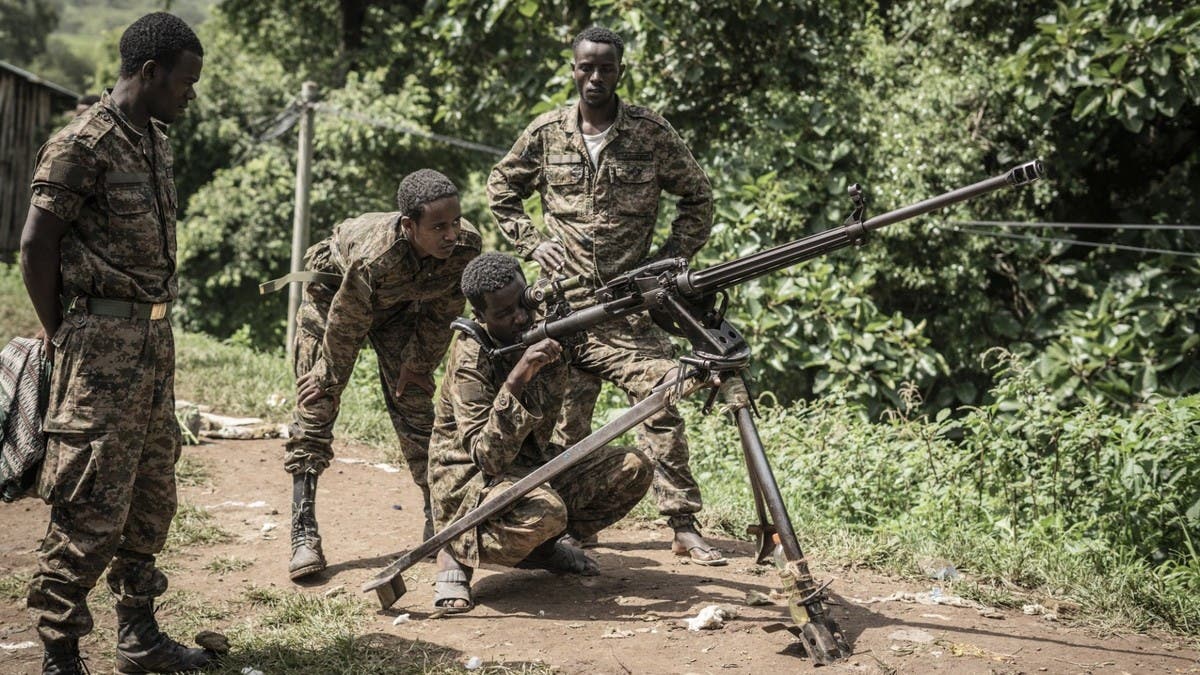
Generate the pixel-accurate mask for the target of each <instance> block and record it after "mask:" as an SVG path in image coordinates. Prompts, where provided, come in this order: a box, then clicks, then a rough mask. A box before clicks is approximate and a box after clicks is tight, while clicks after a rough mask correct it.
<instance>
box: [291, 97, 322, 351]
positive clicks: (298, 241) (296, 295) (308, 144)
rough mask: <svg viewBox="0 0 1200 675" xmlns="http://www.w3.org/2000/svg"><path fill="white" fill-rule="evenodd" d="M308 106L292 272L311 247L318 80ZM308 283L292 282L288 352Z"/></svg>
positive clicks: (301, 268) (302, 125)
mask: <svg viewBox="0 0 1200 675" xmlns="http://www.w3.org/2000/svg"><path fill="white" fill-rule="evenodd" d="M300 100H301V101H302V102H303V104H304V110H303V112H301V113H300V145H299V148H298V150H297V152H296V210H295V215H294V216H293V218H292V267H291V271H292V272H302V271H304V252H305V251H307V250H308V240H309V210H308V199H309V192H310V188H311V187H312V154H313V144H312V141H313V108H312V104H313V103H314V102H316V100H317V83H316V82H305V83H304V85H303V87H302V88H301V90H300ZM303 293H304V284H303V283H301V282H299V281H293V282H292V283H290V284H288V324H287V353H288V360H289V361H290V360H291V357H292V344H293V342H294V341H295V337H296V313H297V312H298V311H299V310H300V297H301V295H303Z"/></svg>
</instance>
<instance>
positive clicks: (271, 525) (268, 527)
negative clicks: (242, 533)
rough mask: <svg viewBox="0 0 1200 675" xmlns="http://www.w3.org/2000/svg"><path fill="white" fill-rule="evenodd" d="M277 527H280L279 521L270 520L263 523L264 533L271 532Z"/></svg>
mask: <svg viewBox="0 0 1200 675" xmlns="http://www.w3.org/2000/svg"><path fill="white" fill-rule="evenodd" d="M277 527H279V524H278V523H272V522H270V521H268V522H265V523H263V526H262V531H263V532H264V533H266V532H270V531H271V530H273V529H275V528H277Z"/></svg>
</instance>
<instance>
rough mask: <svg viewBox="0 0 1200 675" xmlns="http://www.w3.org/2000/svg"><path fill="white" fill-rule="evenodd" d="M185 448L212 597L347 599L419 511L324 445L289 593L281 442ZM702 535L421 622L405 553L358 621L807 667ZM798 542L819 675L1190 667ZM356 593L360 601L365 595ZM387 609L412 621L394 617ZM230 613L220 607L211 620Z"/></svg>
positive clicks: (25, 524) (617, 667) (586, 661)
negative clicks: (703, 545) (972, 602)
mask: <svg viewBox="0 0 1200 675" xmlns="http://www.w3.org/2000/svg"><path fill="white" fill-rule="evenodd" d="M185 452H186V453H188V454H191V455H194V456H196V457H197V458H199V459H200V461H201V462H202V463H203V465H204V466H205V467H206V468H207V470H208V472H209V474H210V475H211V481H210V484H209V485H207V486H205V487H188V488H182V489H181V501H184V502H188V503H190V504H194V505H201V506H204V507H206V508H208V509H209V511H210V512H211V513H212V514H213V515H214V516H215V517H216V519H217V521H218V522H219V523H220V525H221V526H222V527H223V528H224V529H226V530H228V531H229V532H231V533H233V534H234V535H235V538H234V541H232V542H231V543H227V544H220V545H215V546H207V547H198V548H195V549H192V550H190V551H188V552H187V553H185V554H179V555H174V556H170V557H169V559H168V563H169V564H170V568H171V573H170V574H171V584H172V589H173V590H176V589H184V590H187V591H191V592H194V593H198V594H201V595H202V596H203V597H210V598H212V599H214V600H218V599H224V598H229V597H231V596H232V595H234V594H236V593H239V592H240V591H241V590H243V589H245V588H249V587H264V586H267V587H270V586H275V587H278V588H284V589H292V588H300V589H302V590H304V591H305V592H310V593H327V592H329V591H330V590H331V589H333V588H335V587H337V586H343V587H344V588H345V590H346V592H347V593H355V594H356V593H358V587H359V586H360V584H362V582H364V581H365V580H366V579H367V578H368V577H369V576H370V575H371V574H372V573H373V571H374V570H375V569H376V568H378V567H380V566H382V565H384V564H386V563H387V562H389V561H390V560H391V558H392V557H393V554H394V553H395V552H396V551H399V550H404V549H408V548H411V547H413V546H415V545H416V544H418V543H419V536H420V531H421V523H422V518H421V510H420V504H419V499H418V498H417V493H416V490H415V489H413V488H412V487H411V483H410V481H409V479H408V477H407V474H406V473H396V472H389V468H381V467H380V466H378V465H376V464H375V463H376V462H378V461H379V460H378V457H377V453H376V452H374V451H371V450H369V449H367V448H363V447H361V446H353V445H341V446H340V447H338V448H337V452H338V457H339V459H340V460H343V461H338V462H335V464H334V465H333V466H332V467H331V469H330V470H329V471H328V472H327V473H326V474H325V475H324V476H323V477H322V479H321V483H320V489H319V493H318V515H319V519H320V523H321V525H322V534H323V535H324V538H325V551H326V554H327V556H328V557H329V561H330V565H331V566H330V568H329V570H328V571H327V572H326V573H325V574H324V576H323V578H322V579H320V580H319V581H317V582H316V583H314V584H311V585H308V586H304V587H297V586H295V585H293V584H291V583H290V582H289V581H288V580H287V575H286V565H287V556H288V553H289V549H288V534H287V532H288V526H289V525H288V513H289V506H288V500H289V495H290V483H289V481H288V480H287V479H286V477H285V476H284V474H283V472H282V469H281V468H280V460H281V444H280V443H279V442H278V441H243V442H223V443H214V444H205V445H202V446H196V447H188V448H185ZM344 460H360V463H346V462H345V461H344ZM361 460H365V461H361ZM390 471H394V469H391V470H390ZM46 517H47V509H46V508H45V507H44V506H42V505H41V504H40V502H35V501H32V500H25V501H22V502H19V503H17V504H8V505H0V531H3V532H4V534H3V536H2V537H0V575H3V576H7V575H12V574H14V573H17V574H28V573H29V572H30V571H32V569H33V568H34V564H35V554H34V550H35V549H36V547H37V545H38V542H39V539H40V537H41V535H42V534H43V533H44V531H45V523H46ZM272 525H273V526H274V527H273V529H272V527H271V526H272ZM264 526H266V529H267V531H265V532H264ZM716 541H717V543H718V544H719V545H720V546H721V547H722V548H723V549H724V550H725V551H726V552H727V555H728V557H729V558H730V559H731V564H730V565H729V566H727V567H722V568H706V567H701V566H697V565H689V564H685V563H682V562H680V560H679V559H677V558H675V557H674V556H673V555H671V553H670V551H669V549H668V545H667V529H666V528H665V527H662V526H659V525H654V524H642V523H623V524H621V525H619V526H618V527H616V528H613V529H611V530H609V531H606V532H604V533H602V534H601V542H602V546H601V547H600V548H599V549H596V550H595V551H594V554H595V555H596V556H597V558H598V559H599V562H600V565H601V568H602V573H601V575H600V576H598V577H592V578H575V577H560V576H554V575H551V574H547V573H543V572H528V571H512V570H488V569H484V570H480V571H479V573H478V574H477V575H476V581H475V585H474V588H475V595H476V600H477V602H478V606H477V607H476V609H475V610H474V611H472V612H471V613H469V614H465V615H459V616H452V617H443V618H439V619H431V618H430V616H429V615H430V613H431V605H430V602H431V599H432V595H433V588H432V579H433V574H434V569H433V566H432V564H430V563H421V564H419V565H417V566H416V567H414V568H412V569H411V570H410V571H409V573H408V574H406V579H407V583H408V588H409V592H408V594H407V595H405V596H404V597H403V598H401V599H400V600H399V601H398V602H397V603H396V606H395V607H394V608H393V609H392V610H391V611H388V612H379V613H377V614H376V615H375V617H374V618H373V619H372V620H371V622H370V623H369V625H368V626H367V632H371V633H381V634H385V635H393V636H396V637H397V638H402V639H404V640H421V641H425V642H430V643H435V644H438V645H442V646H445V647H449V648H452V649H454V650H457V651H458V652H460V653H461V654H462V658H463V661H464V662H466V661H467V660H468V659H469V658H470V657H472V656H477V657H480V658H481V659H483V660H484V661H487V662H510V663H511V662H531V661H541V662H544V663H546V664H548V665H551V666H554V667H556V668H558V669H559V671H560V672H564V673H591V674H600V673H615V674H622V673H784V672H797V671H799V672H807V671H809V670H810V669H811V668H812V666H811V664H809V663H808V661H807V660H805V659H803V658H801V657H799V656H797V655H796V654H795V653H794V652H793V651H792V650H791V649H789V643H790V642H791V640H792V639H791V637H790V636H789V635H788V634H787V633H783V632H777V633H766V632H764V631H763V630H762V628H763V627H764V626H766V625H769V624H772V623H776V622H780V621H786V619H785V609H784V608H783V607H782V606H780V605H773V606H759V607H749V606H746V604H745V597H746V594H747V592H748V591H762V592H768V591H769V590H770V588H771V586H772V585H773V584H774V583H775V580H776V577H775V575H774V570H773V568H769V567H760V566H756V565H754V564H753V561H752V559H751V556H752V555H753V550H752V548H753V547H752V546H751V545H750V544H747V543H745V542H738V541H732V540H720V539H718V540H716ZM812 548H813V549H814V550H812V551H811V553H812V554H813V557H814V558H815V560H816V563H815V566H814V573H815V574H816V576H817V577H818V579H828V578H830V577H837V579H836V582H835V583H834V584H833V586H832V587H831V588H832V591H833V601H834V602H836V603H837V604H836V605H833V607H832V611H833V615H834V617H835V618H836V620H837V621H838V622H839V624H840V625H841V627H842V628H843V630H844V631H845V632H846V634H847V636H848V637H849V639H850V640H851V643H852V645H853V650H854V653H853V655H852V656H851V657H850V658H849V659H847V660H846V661H845V662H843V663H840V664H838V665H836V666H833V667H831V668H829V669H827V672H840V671H854V672H866V673H892V672H913V673H919V672H947V673H949V672H953V673H997V672H1011V673H1016V672H1024V673H1036V672H1050V673H1151V672H1170V673H1182V672H1195V673H1200V653H1197V652H1196V651H1194V650H1192V649H1190V648H1188V646H1187V645H1186V644H1182V643H1181V642H1180V641H1179V640H1176V639H1172V638H1169V637H1164V636H1153V635H1134V634H1120V635H1111V634H1109V635H1099V634H1096V633H1095V632H1093V631H1090V630H1088V629H1086V628H1084V627H1072V626H1069V625H1067V624H1065V623H1062V622H1052V621H1048V620H1046V619H1045V618H1044V617H1040V616H1027V615H1025V614H1022V613H1021V612H1019V611H1012V610H1008V611H1003V612H1000V613H996V614H994V615H993V616H994V618H988V617H985V616H982V615H981V614H980V612H979V611H978V610H976V609H971V608H965V607H955V606H945V605H938V606H926V605H922V604H906V603H903V602H897V601H890V602H877V603H865V602H862V601H861V600H856V599H869V598H872V597H886V596H889V595H891V594H893V593H896V592H897V591H907V592H923V591H926V592H927V591H930V590H931V587H932V585H933V583H934V582H923V581H922V580H919V579H918V580H898V579H891V578H887V577H885V576H882V575H879V574H876V573H871V572H864V571H861V570H859V571H846V570H842V569H836V568H832V567H829V566H826V565H824V564H822V563H823V561H822V560H821V552H820V549H819V546H815V545H814V546H812ZM218 556H220V557H236V558H241V559H245V560H252V561H254V563H255V564H253V565H252V566H250V567H249V568H247V569H245V570H243V571H240V572H233V573H229V574H225V575H217V574H214V573H212V572H210V571H208V570H206V569H205V566H206V565H207V564H208V563H209V562H211V561H212V560H213V559H214V558H217V557H218ZM363 597H364V598H368V599H369V600H370V601H371V602H372V603H374V596H373V595H372V596H363ZM720 603H727V604H731V605H734V606H736V607H737V608H738V610H739V612H740V616H739V617H738V618H737V619H734V620H733V621H731V622H729V623H727V624H726V625H725V627H724V628H720V629H716V630H705V631H699V632H691V631H688V630H687V629H686V628H685V627H684V626H682V625H681V619H684V618H686V617H691V616H695V615H696V614H697V612H698V611H699V610H701V609H702V608H704V607H706V606H708V605H712V604H720ZM95 605H96V610H97V612H96V613H97V624H98V625H100V624H101V622H111V621H112V618H111V616H110V614H111V610H110V609H107V608H106V607H104V604H103V603H99V602H97V603H95ZM164 611H166V612H169V611H170V610H169V607H168V608H166V609H165V610H164ZM400 613H407V614H409V615H410V618H411V620H410V621H408V622H405V623H400V624H398V625H394V624H393V620H394V619H395V617H396V616H397V615H398V614H400ZM243 618H244V617H237V616H232V617H229V618H228V622H229V623H234V622H237V621H239V620H241V619H243ZM213 628H214V629H218V630H219V629H220V626H213ZM109 635H111V633H109ZM36 640H37V637H36V634H35V633H34V631H33V630H32V628H31V626H30V622H29V618H28V616H27V615H26V613H25V611H24V610H23V601H16V602H14V601H10V600H0V647H2V648H0V672H3V673H35V672H38V665H39V664H40V649H38V648H24V649H21V648H13V647H14V646H18V647H19V645H20V643H22V642H26V641H34V642H36ZM85 647H86V645H85ZM96 665H100V664H96ZM268 675H273V674H268Z"/></svg>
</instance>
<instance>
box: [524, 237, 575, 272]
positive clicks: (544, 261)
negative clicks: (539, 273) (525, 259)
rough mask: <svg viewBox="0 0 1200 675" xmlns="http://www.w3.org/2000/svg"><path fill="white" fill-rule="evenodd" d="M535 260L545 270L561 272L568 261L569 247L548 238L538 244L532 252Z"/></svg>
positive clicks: (531, 255)
mask: <svg viewBox="0 0 1200 675" xmlns="http://www.w3.org/2000/svg"><path fill="white" fill-rule="evenodd" d="M530 257H531V258H533V261H534V262H536V263H537V264H538V265H541V267H542V270H543V271H545V272H561V271H562V268H563V265H565V264H566V263H567V249H565V248H563V245H562V244H560V243H558V242H557V241H554V240H551V239H548V240H546V241H543V242H542V243H540V244H538V245H537V248H535V249H533V253H532V254H530Z"/></svg>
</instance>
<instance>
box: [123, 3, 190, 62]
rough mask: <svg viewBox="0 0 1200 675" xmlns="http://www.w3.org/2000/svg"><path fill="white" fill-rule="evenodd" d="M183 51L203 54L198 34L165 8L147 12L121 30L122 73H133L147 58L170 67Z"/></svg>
mask: <svg viewBox="0 0 1200 675" xmlns="http://www.w3.org/2000/svg"><path fill="white" fill-rule="evenodd" d="M185 51H187V52H192V53H193V54H195V55H196V56H201V57H202V56H204V47H203V46H202V45H201V44H200V38H198V37H196V33H195V31H193V30H192V29H191V28H190V27H189V26H188V25H187V23H185V22H184V20H183V19H181V18H179V17H177V16H175V15H174V14H168V13H166V12H153V13H151V14H147V15H146V16H143V17H142V18H140V19H138V20H137V21H134V22H133V23H131V24H129V28H126V29H125V32H124V33H122V34H121V71H120V72H121V75H122V76H125V77H128V76H130V75H133V74H134V73H136V72H137V71H138V70H141V68H142V66H143V65H145V63H146V62H147V61H154V62H155V63H161V64H162V65H163V66H164V67H165V68H167V69H168V70H170V69H171V68H174V67H175V63H176V62H177V61H178V60H179V55H180V54H181V53H183V52H185Z"/></svg>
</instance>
